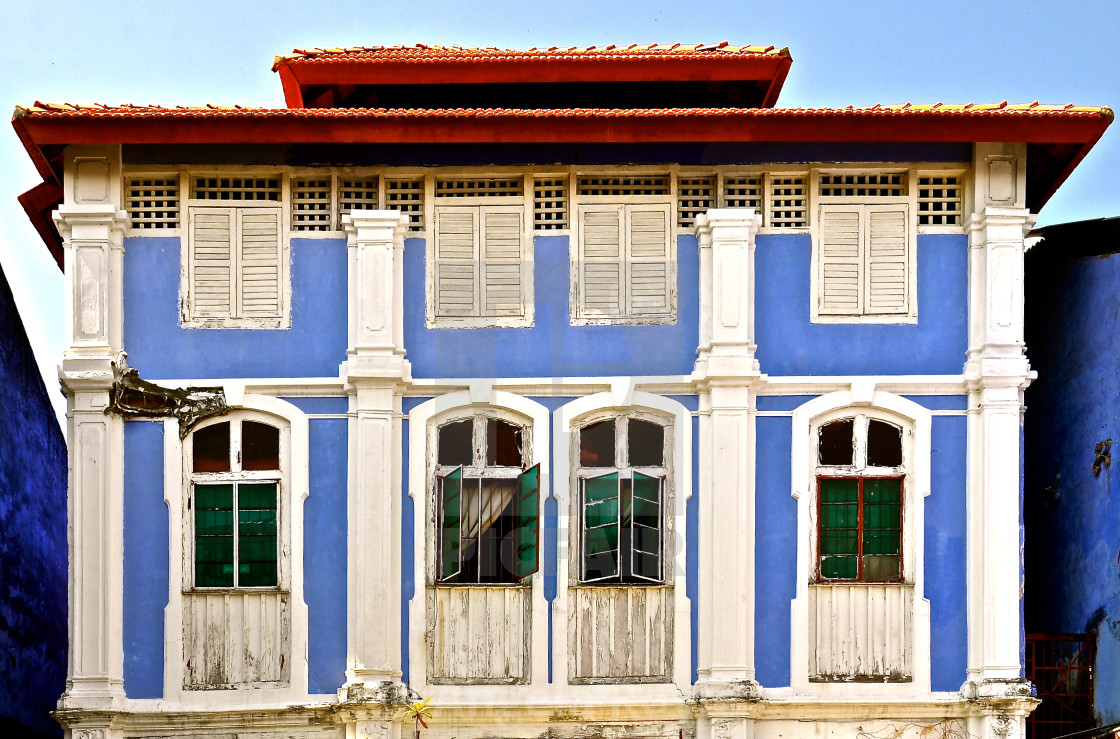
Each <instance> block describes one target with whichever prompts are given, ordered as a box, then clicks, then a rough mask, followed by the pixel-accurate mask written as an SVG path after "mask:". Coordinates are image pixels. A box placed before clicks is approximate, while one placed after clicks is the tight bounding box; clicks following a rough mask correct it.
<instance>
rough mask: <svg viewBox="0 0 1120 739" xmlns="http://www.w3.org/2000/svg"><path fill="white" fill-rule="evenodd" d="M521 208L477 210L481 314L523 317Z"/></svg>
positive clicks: (523, 270) (523, 271) (524, 266)
mask: <svg viewBox="0 0 1120 739" xmlns="http://www.w3.org/2000/svg"><path fill="white" fill-rule="evenodd" d="M523 210H524V209H522V208H510V207H501V206H499V207H485V206H483V207H482V208H481V214H480V217H481V220H482V239H481V245H482V270H481V277H482V279H481V285H482V301H481V302H482V315H484V316H522V315H525V287H524V285H523V275H524V273H525V272H526V271H527V270H526V269H525V268H526V265H525V263H524V261H523V260H522V255H523V249H522V232H523V230H524V224H523V223H522V216H523Z"/></svg>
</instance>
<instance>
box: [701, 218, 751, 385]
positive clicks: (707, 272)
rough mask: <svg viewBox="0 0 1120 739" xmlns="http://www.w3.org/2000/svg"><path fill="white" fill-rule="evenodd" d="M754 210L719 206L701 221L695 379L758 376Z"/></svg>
mask: <svg viewBox="0 0 1120 739" xmlns="http://www.w3.org/2000/svg"><path fill="white" fill-rule="evenodd" d="M761 225H762V218H761V216H760V215H759V214H758V213H756V212H755V210H754V209H753V208H714V209H712V210H709V211H708V212H707V213H702V214H701V215H699V216H698V217H697V218H696V235H697V239H698V241H699V249H700V342H699V346H698V347H697V350H696V353H697V355H698V356H697V360H696V365H695V371H694V375H695V376H696V377H697V378H699V379H704V378H708V377H735V378H752V377H757V376H758V375H759V368H758V361H757V360H756V359H755V356H754V353H755V345H754V247H755V235H756V234H757V233H758V229H759V228H760V227H761Z"/></svg>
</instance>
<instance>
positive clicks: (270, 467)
mask: <svg viewBox="0 0 1120 739" xmlns="http://www.w3.org/2000/svg"><path fill="white" fill-rule="evenodd" d="M280 448H281V444H280V429H279V428H277V427H276V426H273V425H271V424H268V423H263V422H261V421H256V420H249V419H242V418H236V419H232V420H228V421H221V422H218V423H212V424H209V425H207V426H204V427H202V428H199V429H198V430H196V431H195V432H194V433H193V434H192V435H191V438H190V441H189V443H188V444H187V445H186V449H187V456H188V460H187V461H188V465H187V470H188V474H189V478H190V488H191V490H190V501H189V503H188V507H189V510H190V511H192V512H193V515H192V516H191V525H192V526H193V547H192V553H193V557H192V559H193V565H194V570H193V577H192V584H193V587H194V588H196V589H200V588H276V587H278V586H280V585H281V581H280V572H279V568H278V566H277V565H278V555H279V549H280V542H279V533H280V521H279V515H280V505H279V502H280V500H281V490H280V488H281V485H282V484H284V483H283V475H282V474H281V460H280Z"/></svg>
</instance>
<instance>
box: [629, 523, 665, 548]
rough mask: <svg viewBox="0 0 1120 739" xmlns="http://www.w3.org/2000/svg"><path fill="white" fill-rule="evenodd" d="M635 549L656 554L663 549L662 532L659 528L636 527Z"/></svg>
mask: <svg viewBox="0 0 1120 739" xmlns="http://www.w3.org/2000/svg"><path fill="white" fill-rule="evenodd" d="M633 537H634V551H638V552H646V553H647V554H653V555H656V554H658V553H659V552H660V551H661V532H660V531H659V530H658V529H646V528H642V527H640V526H635V527H634V533H633Z"/></svg>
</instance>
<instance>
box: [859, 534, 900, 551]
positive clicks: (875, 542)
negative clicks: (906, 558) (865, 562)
mask: <svg viewBox="0 0 1120 739" xmlns="http://www.w3.org/2000/svg"><path fill="white" fill-rule="evenodd" d="M901 539H902V537H901V535H900V533H899V532H898V531H864V532H863V553H864V554H898V553H899V551H900V549H899V543H900V541H901Z"/></svg>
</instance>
